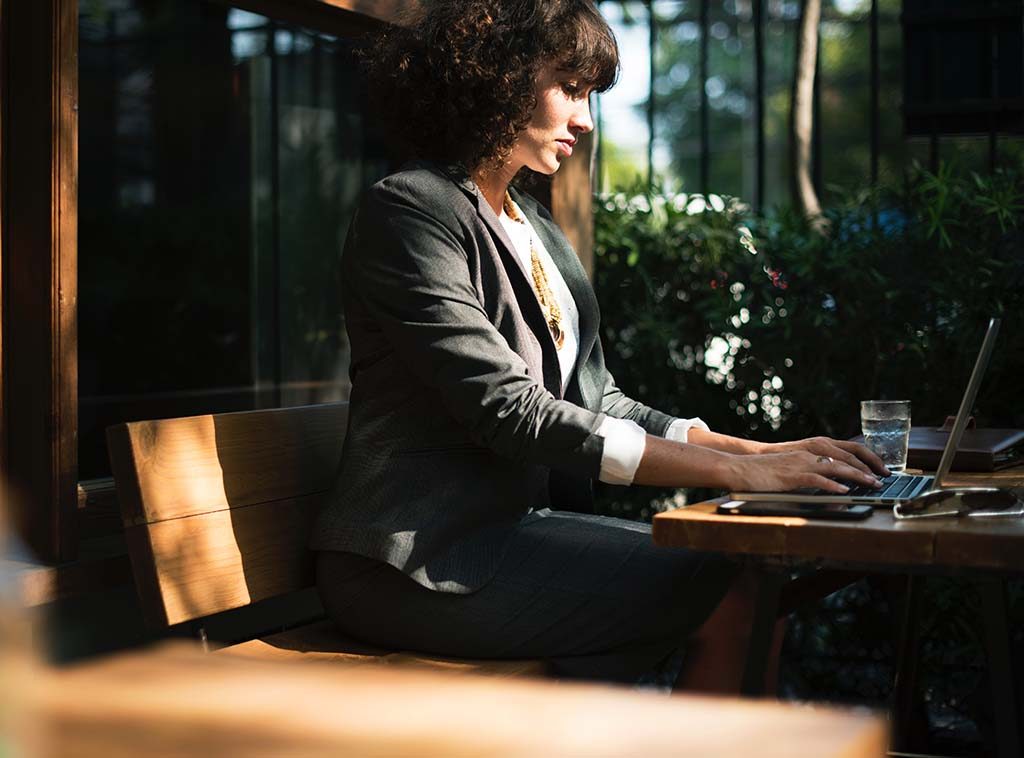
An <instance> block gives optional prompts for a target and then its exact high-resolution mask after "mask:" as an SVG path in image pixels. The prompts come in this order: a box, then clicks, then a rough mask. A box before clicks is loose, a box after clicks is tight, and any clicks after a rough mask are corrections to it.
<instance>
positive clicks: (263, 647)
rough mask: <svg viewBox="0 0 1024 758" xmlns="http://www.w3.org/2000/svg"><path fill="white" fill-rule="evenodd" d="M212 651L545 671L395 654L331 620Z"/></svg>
mask: <svg viewBox="0 0 1024 758" xmlns="http://www.w3.org/2000/svg"><path fill="white" fill-rule="evenodd" d="M216 652H217V654H218V655H229V656H237V657H241V658H256V659H259V660H280V661H299V662H304V663H313V662H330V663H340V664H344V665H350V666H358V665H365V664H368V663H374V664H378V665H393V666H406V667H410V668H421V669H430V670H434V671H448V672H452V673H463V674H479V675H481V676H496V677H513V676H543V675H544V674H545V673H546V671H547V667H546V666H545V665H544V663H542V662H541V661H536V660H470V659H466V658H441V657H435V656H429V655H425V654H423V653H411V652H398V653H396V652H392V651H389V650H385V649H383V648H376V647H372V646H370V645H366V644H363V643H361V642H357V641H356V640H351V639H348V638H347V637H345V636H344V635H342V634H341V632H339V631H338V628H337V627H336V626H335V625H334V622H333V621H320V622H317V623H315V624H308V625H306V626H302V627H299V628H297V629H290V630H288V631H286V632H279V633H278V634H272V635H268V636H266V637H262V638H260V639H257V640H250V641H249V642H243V643H240V644H238V645H231V646H229V647H224V648H221V649H220V650H218V651H216Z"/></svg>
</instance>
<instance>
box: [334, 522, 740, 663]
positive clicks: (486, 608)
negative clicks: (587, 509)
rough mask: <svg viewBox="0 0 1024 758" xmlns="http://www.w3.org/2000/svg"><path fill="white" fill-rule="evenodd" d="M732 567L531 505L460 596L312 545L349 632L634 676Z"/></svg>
mask: <svg viewBox="0 0 1024 758" xmlns="http://www.w3.org/2000/svg"><path fill="white" fill-rule="evenodd" d="M735 572H736V569H735V565H734V564H732V563H730V562H728V561H727V560H725V559H724V558H721V557H720V556H717V555H714V554H707V553H696V552H691V551H685V550H673V549H667V548H658V547H655V546H654V543H653V542H652V540H651V534H650V527H649V526H647V525H645V524H637V523H635V522H630V521H624V520H621V519H612V518H605V517H600V516H587V515H581V514H576V513H567V512H558V511H555V512H552V511H546V510H545V511H540V512H537V513H534V514H531V515H530V516H528V517H527V518H526V519H524V521H523V525H522V526H521V528H520V529H519V530H518V531H517V533H516V536H515V537H514V538H513V539H512V542H511V544H510V546H509V549H508V551H507V553H506V554H505V557H504V558H503V560H502V562H501V565H500V566H499V568H498V571H497V574H496V575H495V576H494V578H493V579H492V580H490V581H489V582H488V583H487V584H486V585H484V586H483V587H482V588H481V589H480V590H478V591H476V592H474V593H471V594H468V595H459V594H452V593H441V592H436V591H433V590H429V589H427V588H425V587H422V586H421V585H419V584H417V583H416V582H414V581H413V580H412V579H410V578H408V577H406V576H405V575H404V574H402V573H401V572H400V571H398V570H397V569H395V568H393V567H391V566H389V565H387V564H383V563H380V562H377V561H373V560H370V559H367V558H362V557H360V556H353V555H350V554H345V553H329V552H327V553H321V554H320V558H319V562H318V584H319V588H320V595H321V597H322V598H323V601H324V606H325V608H326V609H327V611H328V613H329V614H330V615H331V616H332V617H333V618H334V619H335V621H336V622H337V623H338V624H339V626H341V627H342V629H343V630H344V631H346V632H347V633H348V634H351V635H352V636H355V637H358V638H360V639H363V640H365V641H367V642H372V643H376V644H379V645H384V646H387V647H393V648H401V649H415V650H423V651H426V652H431V653H435V654H439V655H448V656H459V657H467V658H543V659H546V660H548V661H549V662H550V663H551V665H552V668H553V669H554V670H555V672H556V673H559V674H561V675H563V676H571V677H579V678H595V679H605V680H616V681H625V682H632V681H636V680H637V679H638V678H639V677H641V676H642V675H644V674H646V673H648V672H651V671H652V670H654V669H656V668H657V666H658V665H659V664H660V663H661V662H662V661H663V660H664V659H665V658H666V657H668V656H669V655H671V654H672V653H673V652H675V651H676V650H677V649H678V648H679V647H680V646H681V645H682V643H683V642H684V641H685V639H686V637H687V636H689V634H691V633H692V632H693V631H694V630H695V629H696V628H697V627H699V626H700V625H701V624H702V623H703V622H704V620H705V619H706V618H707V617H708V616H709V615H710V614H711V612H712V611H713V610H714V608H715V606H716V605H718V603H719V601H720V600H721V598H722V596H723V595H724V594H725V592H726V591H727V590H728V587H729V585H730V584H731V581H732V578H733V576H734V575H735Z"/></svg>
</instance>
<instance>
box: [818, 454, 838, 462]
mask: <svg viewBox="0 0 1024 758" xmlns="http://www.w3.org/2000/svg"><path fill="white" fill-rule="evenodd" d="M818 463H835V459H834V458H829V457H828V456H827V455H819V456H818Z"/></svg>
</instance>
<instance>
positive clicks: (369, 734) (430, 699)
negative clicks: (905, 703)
mask: <svg viewBox="0 0 1024 758" xmlns="http://www.w3.org/2000/svg"><path fill="white" fill-rule="evenodd" d="M32 679H33V682H31V683H28V684H29V687H28V692H29V693H30V696H29V702H30V703H31V706H30V707H31V708H32V709H33V713H31V722H32V723H34V724H36V725H37V726H38V727H39V728H37V729H36V732H37V734H36V739H37V740H41V744H37V745H36V747H39V748H40V749H39V750H38V751H36V752H38V753H39V754H45V755H50V756H56V757H58V758H59V757H60V756H72V755H73V756H76V757H78V756H81V757H82V758H89V757H90V756H102V757H103V758H119V757H120V756H125V757H126V758H127V757H128V756H131V757H132V758H135V756H140V755H161V756H166V755H189V756H192V755H217V756H245V758H251V757H259V756H279V755H303V756H320V755H324V756H328V755H330V756H337V755H358V756H368V755H369V756H402V755H409V756H413V755H415V756H424V757H426V758H429V757H430V756H446V757H447V756H469V755H473V756H480V755H487V756H549V755H550V756H624V755H643V756H670V755H671V756H700V757H701V758H704V756H744V758H745V757H746V756H748V755H750V752H751V750H754V751H755V752H756V754H757V755H758V756H761V757H763V758H773V757H776V756H778V757H779V758H781V757H782V756H786V757H787V758H800V757H801V756H806V757H807V758H826V757H827V756H835V757H836V758H839V757H840V756H842V757H843V758H861V757H863V758H867V757H868V756H871V758H880V757H881V756H884V755H885V744H886V729H885V724H884V721H883V719H881V718H879V717H878V716H876V715H872V714H869V713H867V712H865V711H863V710H860V711H841V710H838V709H832V708H817V707H813V708H812V707H806V706H794V705H783V704H779V703H770V702H757V701H749V700H738V699H726V698H708V697H693V696H673V697H669V696H667V695H657V694H652V693H641V692H637V691H634V690H631V689H627V688H624V687H611V686H599V685H584V684H568V683H558V682H548V681H542V680H516V681H510V680H495V679H492V678H483V677H475V676H469V675H452V674H444V673H438V672H425V671H419V670H412V669H401V668H399V667H395V666H369V665H364V666H355V667H347V666H345V665H337V664H328V663H308V664H303V665H296V664H294V663H282V662H277V661H253V660H246V659H240V658H229V657H223V656H218V655H209V654H203V653H201V652H199V651H198V650H197V649H194V648H192V647H191V646H188V647H186V646H184V643H172V644H170V645H168V646H164V647H161V648H158V649H156V650H152V651H142V652H134V653H129V654H121V655H118V656H115V657H113V658H109V659H106V660H102V661H99V662H95V663H89V664H85V665H79V666H75V667H72V668H68V669H63V670H53V669H50V670H46V671H44V672H43V674H42V675H40V676H34V677H33V678H32Z"/></svg>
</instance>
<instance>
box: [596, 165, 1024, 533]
mask: <svg viewBox="0 0 1024 758" xmlns="http://www.w3.org/2000/svg"><path fill="white" fill-rule="evenodd" d="M1022 200H1024V193H1022V190H1021V187H1020V176H1019V174H1018V173H1017V172H1012V171H1003V172H999V173H996V174H994V175H992V176H990V177H981V176H978V175H976V174H970V175H959V174H956V173H955V172H953V171H952V170H951V169H949V168H948V167H945V166H944V167H942V168H941V169H940V170H939V171H938V172H937V173H934V174H933V173H930V172H928V171H925V170H923V169H920V168H915V169H914V170H913V171H912V172H911V173H910V174H909V176H908V178H907V181H906V183H905V184H904V185H903V186H901V187H896V188H886V189H883V190H880V191H877V192H867V191H865V192H861V193H858V194H855V195H849V196H846V197H844V198H843V199H842V202H840V203H839V204H837V205H836V206H834V207H832V208H830V209H829V210H827V211H826V218H827V221H828V232H827V233H826V234H820V233H818V232H816V231H814V229H812V228H811V226H810V224H809V223H808V222H807V221H806V220H804V219H803V218H802V217H800V216H799V215H797V214H795V213H792V212H789V211H786V210H780V211H775V212H773V213H770V214H766V215H763V216H757V215H755V214H753V213H751V211H750V209H749V208H748V207H747V206H746V205H744V204H743V203H742V202H740V201H739V200H737V199H736V198H730V197H719V196H716V195H708V196H706V197H705V196H702V195H668V196H664V195H651V194H647V193H644V192H637V193H635V194H633V195H632V196H630V195H629V194H626V193H622V194H618V195H610V196H604V197H601V198H599V202H598V203H597V210H596V226H595V231H596V245H595V252H596V289H597V293H598V299H599V301H600V304H601V309H602V337H603V339H604V340H605V348H606V353H607V357H608V364H609V368H610V370H611V371H612V373H613V374H614V375H615V376H616V379H617V381H618V383H619V385H620V386H621V387H623V388H624V389H625V390H626V391H627V392H630V393H632V394H633V395H634V396H635V397H637V399H640V400H642V401H644V402H646V403H648V404H649V405H652V406H654V407H656V408H659V409H662V410H664V411H666V412H669V413H673V414H677V415H682V416H700V417H701V418H703V419H704V420H705V421H707V422H708V423H709V424H710V426H711V428H712V429H715V430H717V431H722V432H724V433H727V434H735V435H740V436H749V437H752V438H756V439H761V440H765V441H772V440H780V439H794V438H799V437H804V436H808V435H814V434H827V435H830V436H834V437H848V436H850V435H853V434H856V433H857V431H858V427H859V410H858V408H859V406H858V403H859V401H860V400H862V399H866V398H901V399H902V398H909V399H910V400H912V401H913V403H914V405H913V415H914V422H915V423H916V424H920V425H934V424H940V423H941V422H942V420H943V419H944V418H945V416H946V415H949V414H953V413H955V412H956V410H957V407H958V405H959V400H960V396H961V395H962V393H963V389H964V387H965V386H966V383H967V378H968V376H969V375H970V371H971V368H972V367H973V363H974V357H975V355H976V354H977V350H978V348H979V346H980V342H981V336H982V334H983V333H984V328H985V324H986V322H987V320H988V318H989V317H990V316H993V315H998V316H1002V317H1003V319H1004V322H1005V323H1004V329H1003V332H1002V334H1001V336H1000V340H999V343H998V349H997V351H996V355H995V356H994V358H993V362H992V365H991V366H990V368H989V373H988V378H987V380H986V382H985V384H984V385H983V387H982V391H981V394H980V395H979V399H978V408H979V423H981V424H989V425H1007V426H1021V425H1024V401H1022V396H1021V393H1020V391H1019V389H1018V381H1017V377H1019V376H1020V375H1021V373H1022V371H1024V341H1021V340H1019V339H1017V338H1016V334H1015V331H1016V327H1017V322H1020V321H1021V314H1022V313H1024V287H1022V285H1024V249H1022V243H1024V235H1022V220H1024V207H1022ZM656 498H657V496H656V495H655V494H652V493H651V492H650V491H648V492H642V493H640V494H639V496H636V495H629V496H627V495H626V494H625V493H624V492H622V491H616V492H614V493H612V494H609V492H608V490H607V489H606V490H605V498H604V504H605V505H606V506H607V505H609V504H610V505H611V507H610V510H617V511H623V510H625V511H628V512H633V513H640V515H647V513H649V511H650V510H651V508H650V507H649V505H648V504H649V502H650V501H651V500H652V499H653V500H656ZM655 507H657V506H655ZM644 511H646V513H644Z"/></svg>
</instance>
